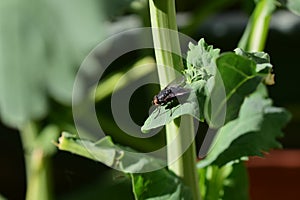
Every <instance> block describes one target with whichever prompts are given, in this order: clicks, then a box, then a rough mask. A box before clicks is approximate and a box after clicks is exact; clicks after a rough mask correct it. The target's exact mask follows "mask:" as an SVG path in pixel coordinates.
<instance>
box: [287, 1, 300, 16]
mask: <svg viewBox="0 0 300 200" xmlns="http://www.w3.org/2000/svg"><path fill="white" fill-rule="evenodd" d="M286 6H287V8H288V9H289V10H290V11H291V12H293V13H294V14H296V15H300V1H299V0H287V3H286Z"/></svg>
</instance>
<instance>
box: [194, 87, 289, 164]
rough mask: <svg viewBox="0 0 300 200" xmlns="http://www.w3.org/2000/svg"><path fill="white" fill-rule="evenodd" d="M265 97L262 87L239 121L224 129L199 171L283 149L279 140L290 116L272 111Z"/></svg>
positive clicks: (218, 135)
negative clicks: (214, 165) (211, 165)
mask: <svg viewBox="0 0 300 200" xmlns="http://www.w3.org/2000/svg"><path fill="white" fill-rule="evenodd" d="M265 96H266V92H265V88H264V86H263V85H261V87H260V88H259V90H258V91H256V92H255V93H254V94H252V95H251V96H250V97H248V98H246V99H245V101H244V103H243V105H242V107H241V110H240V113H239V117H238V118H237V119H235V120H233V121H230V122H228V123H227V124H226V125H225V126H223V127H222V128H220V130H219V131H218V134H217V136H216V138H215V139H214V142H213V144H212V145H211V147H210V151H209V153H208V155H207V156H206V157H205V159H203V160H201V161H200V162H199V163H198V167H205V166H207V165H209V164H211V163H213V162H214V163H216V164H218V165H220V166H221V165H224V164H226V163H227V162H230V161H232V160H235V159H240V158H241V157H244V156H251V155H261V152H262V151H266V150H269V149H270V148H277V147H279V146H280V145H279V143H278V142H277V141H276V138H278V137H281V136H282V132H281V131H280V130H281V128H282V127H283V126H284V125H285V124H286V123H287V121H288V120H289V118H290V116H289V113H288V112H286V111H285V110H284V109H282V108H276V107H272V106H271V104H272V102H271V100H270V99H266V98H265ZM272 124H273V125H272Z"/></svg>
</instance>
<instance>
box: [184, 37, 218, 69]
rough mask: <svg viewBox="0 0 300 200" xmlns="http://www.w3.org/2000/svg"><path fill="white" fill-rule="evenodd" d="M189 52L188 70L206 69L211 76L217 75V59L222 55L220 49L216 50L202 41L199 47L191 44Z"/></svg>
mask: <svg viewBox="0 0 300 200" xmlns="http://www.w3.org/2000/svg"><path fill="white" fill-rule="evenodd" d="M189 49H190V50H189V51H188V52H187V58H186V59H187V69H190V68H191V67H196V68H205V69H206V70H207V72H208V73H209V74H212V75H215V68H216V58H217V57H218V56H219V54H220V49H214V48H213V46H212V45H208V44H206V43H205V41H204V39H203V38H202V39H200V40H199V42H198V44H197V45H194V44H192V43H190V44H189Z"/></svg>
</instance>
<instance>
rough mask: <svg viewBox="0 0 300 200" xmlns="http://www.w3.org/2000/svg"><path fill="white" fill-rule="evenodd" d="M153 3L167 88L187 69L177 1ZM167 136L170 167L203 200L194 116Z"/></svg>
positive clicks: (156, 43)
mask: <svg viewBox="0 0 300 200" xmlns="http://www.w3.org/2000/svg"><path fill="white" fill-rule="evenodd" d="M149 5H150V18H151V26H152V34H153V42H154V47H155V57H156V63H157V68H158V75H159V80H160V85H161V87H162V88H164V87H165V86H166V85H167V84H168V83H169V82H171V81H172V80H174V79H175V78H176V72H175V71H174V69H175V70H177V71H181V70H182V69H183V64H182V59H181V56H180V45H179V39H178V33H177V24H176V12H175V2H174V0H164V1H161V0H149ZM172 30H173V31H172ZM174 33H175V34H174ZM172 52H174V53H172ZM166 136H167V145H168V150H167V151H168V161H169V162H168V163H169V165H168V167H169V169H170V170H172V171H173V172H174V173H175V174H177V175H178V176H179V177H181V178H182V179H183V182H184V183H185V184H186V185H187V186H189V187H190V188H191V190H192V196H193V199H195V200H197V199H200V191H199V187H198V174H197V170H196V153H195V143H194V142H193V138H194V125H193V120H192V117H190V116H182V117H181V123H180V127H179V126H178V124H176V123H175V122H174V121H173V122H171V123H169V124H168V125H166ZM176 137H177V139H176V142H177V144H175V146H174V147H172V148H170V144H171V143H172V142H174V139H175V138H176ZM187 142H190V143H191V145H190V146H189V148H188V149H187V150H186V151H185V152H184V150H185V149H184V147H185V146H187V145H188V144H190V143H187ZM183 152H184V153H183ZM182 153H183V154H182ZM181 154H182V155H181Z"/></svg>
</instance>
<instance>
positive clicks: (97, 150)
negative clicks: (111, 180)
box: [57, 132, 166, 173]
mask: <svg viewBox="0 0 300 200" xmlns="http://www.w3.org/2000/svg"><path fill="white" fill-rule="evenodd" d="M57 146H58V148H59V149H60V150H64V151H69V152H71V153H74V154H78V155H80V156H83V157H86V158H89V159H92V160H95V161H98V162H101V163H103V164H105V165H107V166H109V167H113V168H115V169H118V170H120V171H125V172H129V173H136V172H140V171H151V170H153V169H159V168H162V167H164V166H166V163H164V162H163V161H161V160H159V159H155V158H153V157H150V156H147V155H145V154H143V156H141V154H142V153H138V152H135V151H134V150H132V149H130V148H128V147H121V146H118V145H115V144H114V143H113V142H112V140H111V138H110V137H109V136H106V137H104V138H102V139H100V140H99V141H97V142H92V141H89V140H85V139H79V138H78V137H76V136H74V135H72V134H70V133H67V132H63V133H62V136H61V137H60V138H59V143H58V144H57Z"/></svg>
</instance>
